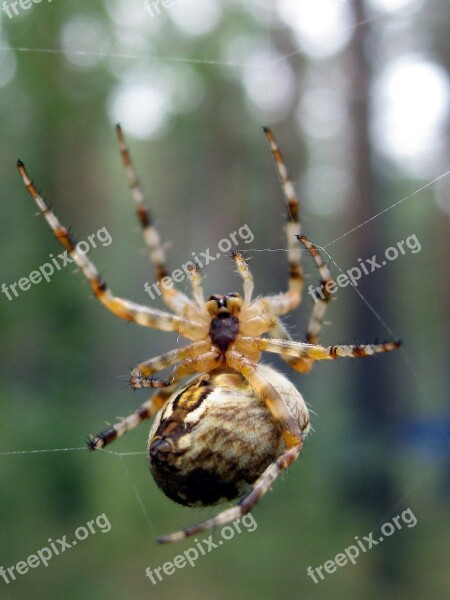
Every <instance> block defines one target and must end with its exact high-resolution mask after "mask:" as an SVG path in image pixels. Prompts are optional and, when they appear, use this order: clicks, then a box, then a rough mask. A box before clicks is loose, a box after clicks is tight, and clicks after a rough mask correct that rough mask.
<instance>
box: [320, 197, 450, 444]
mask: <svg viewBox="0 0 450 600" xmlns="http://www.w3.org/2000/svg"><path fill="white" fill-rule="evenodd" d="M397 204H398V203H397ZM314 246H315V247H316V248H319V249H320V250H322V251H323V252H324V253H325V254H326V255H327V256H328V258H329V260H330V261H331V262H332V263H333V264H334V265H335V267H336V268H337V269H338V270H339V271H340V272H341V273H344V271H343V270H342V269H341V267H340V266H339V265H338V264H337V263H336V261H335V260H334V259H333V258H332V256H331V255H330V254H329V253H328V252H327V250H326V249H325V248H323V247H322V246H319V245H318V244H314ZM350 285H351V287H352V289H353V290H354V291H355V292H356V293H357V294H358V296H359V297H360V298H361V300H362V301H363V302H364V303H365V305H366V306H367V307H368V309H369V310H370V311H371V313H372V314H373V315H375V318H376V319H377V320H378V321H379V322H380V323H381V325H382V326H383V327H384V328H385V329H386V331H387V332H388V333H389V335H390V336H392V338H394V339H398V336H396V335H395V333H394V332H393V331H392V329H391V328H390V327H389V325H388V324H387V323H386V321H384V319H383V318H382V317H381V315H380V314H379V313H378V312H377V311H376V310H375V309H374V308H373V306H372V305H371V304H370V302H369V301H368V300H367V298H366V297H365V296H364V294H362V293H361V292H360V291H359V289H358V288H357V287H356V286H354V285H353V283H352V282H351V281H350ZM399 351H400V354H401V356H402V358H403V360H404V362H405V364H406V366H407V369H408V371H409V372H410V374H411V377H412V379H413V380H414V381H415V383H416V385H417V387H418V389H419V390H420V391H421V393H422V395H423V397H424V399H425V401H426V402H427V403H428V404H429V396H428V395H427V394H426V393H425V388H424V387H423V385H422V382H421V381H420V379H419V378H418V376H417V375H416V373H415V371H414V369H413V366H412V362H411V359H410V357H409V355H408V353H407V352H406V351H405V349H404V348H402V347H400V349H399ZM431 411H432V412H433V413H434V414H435V415H436V416H438V413H437V410H436V409H435V408H434V407H433V406H432V407H431ZM436 420H437V422H438V423H439V426H440V428H441V429H442V432H443V433H444V436H445V438H446V440H447V442H448V443H449V445H450V436H449V434H448V432H447V430H446V428H445V426H444V424H443V423H442V422H441V420H440V419H436Z"/></svg>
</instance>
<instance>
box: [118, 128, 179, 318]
mask: <svg viewBox="0 0 450 600" xmlns="http://www.w3.org/2000/svg"><path fill="white" fill-rule="evenodd" d="M116 131H117V138H118V140H119V147H120V153H121V155H122V161H123V164H124V166H125V170H126V173H127V176H128V182H129V184H130V188H131V194H132V196H133V200H134V203H135V207H136V215H137V217H138V219H139V223H140V224H141V227H142V231H143V234H144V239H145V243H146V246H147V248H148V250H149V252H150V260H151V262H152V265H153V267H154V269H155V274H156V281H158V282H159V283H161V280H162V279H163V278H164V277H167V276H168V275H169V272H168V271H167V267H166V256H165V252H164V248H163V246H162V244H161V238H160V235H159V232H158V230H157V228H156V227H155V224H154V222H153V219H152V217H151V215H150V211H149V210H148V207H147V206H146V204H145V200H144V194H143V193H142V189H141V187H140V185H139V179H138V177H137V174H136V171H135V168H134V166H133V162H132V160H131V156H130V153H129V151H128V148H127V145H126V142H125V136H124V134H123V131H122V128H121V126H120V125H116ZM160 289H161V292H162V295H163V300H164V302H165V303H166V304H167V306H168V307H169V308H170V309H172V310H173V311H175V312H181V309H182V308H183V306H184V305H185V304H190V303H191V301H190V299H189V298H188V297H187V296H186V295H185V294H183V293H182V292H180V291H179V290H177V289H175V288H173V287H172V288H171V289H168V288H166V287H165V286H164V285H160Z"/></svg>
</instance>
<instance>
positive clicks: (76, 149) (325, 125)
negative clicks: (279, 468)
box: [0, 0, 450, 600]
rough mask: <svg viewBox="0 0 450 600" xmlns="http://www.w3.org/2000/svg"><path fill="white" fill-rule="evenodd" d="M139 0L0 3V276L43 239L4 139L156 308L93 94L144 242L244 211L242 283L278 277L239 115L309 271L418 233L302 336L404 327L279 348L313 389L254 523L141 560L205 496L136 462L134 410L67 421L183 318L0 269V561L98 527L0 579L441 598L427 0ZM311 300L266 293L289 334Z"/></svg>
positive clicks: (40, 253) (443, 469) (439, 191)
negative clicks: (166, 321)
mask: <svg viewBox="0 0 450 600" xmlns="http://www.w3.org/2000/svg"><path fill="white" fill-rule="evenodd" d="M166 4H167V6H166V7H164V6H163V5H162V4H161V3H160V4H159V5H157V8H156V5H155V4H154V5H153V7H152V4H151V3H147V7H146V6H145V5H144V0H110V1H108V2H106V1H104V2H102V1H95V0H91V1H90V2H80V1H77V2H75V1H74V0H64V1H62V2H53V3H50V2H42V3H40V4H33V5H31V6H30V7H29V8H27V9H22V8H21V7H20V5H18V4H17V3H16V8H17V12H18V14H15V12H14V10H13V8H12V7H11V3H10V2H4V3H3V5H2V11H1V17H0V19H1V20H0V38H1V41H0V136H1V137H0V177H1V187H0V190H1V191H0V196H1V205H0V206H1V213H0V214H1V220H0V228H1V237H0V244H1V256H2V260H1V281H0V283H5V284H6V285H7V286H9V285H10V284H11V283H13V282H17V281H18V280H19V279H20V278H22V277H26V276H28V275H29V273H30V272H31V271H33V270H35V269H37V268H38V267H39V266H40V265H42V264H44V263H45V262H47V261H48V260H49V254H50V253H53V254H54V255H55V256H56V254H58V253H60V252H61V250H60V247H59V246H58V244H57V242H56V241H55V239H54V238H53V236H52V234H51V232H50V230H49V228H48V226H47V224H46V223H45V221H44V219H43V218H42V217H38V218H35V216H34V215H35V213H36V208H35V206H34V205H33V203H32V202H31V200H30V198H29V196H28V194H27V192H26V190H25V189H24V187H23V184H22V182H21V180H20V178H19V176H18V174H17V170H16V161H17V159H18V158H19V157H20V158H21V159H22V160H23V161H24V162H25V164H26V165H27V168H28V170H29V172H30V173H31V175H32V177H33V178H34V181H35V182H36V185H37V186H38V188H39V189H40V190H41V191H42V193H43V195H44V196H45V197H46V198H47V199H48V200H49V202H51V203H52V205H53V207H54V209H55V212H56V213H57V215H58V216H59V217H60V219H61V221H62V222H63V223H64V224H65V225H70V226H71V227H72V229H73V231H74V232H75V233H76V235H77V236H78V239H80V240H84V239H87V237H88V235H90V234H93V233H95V232H96V231H97V230H98V229H100V228H102V227H106V228H107V230H108V232H109V233H110V235H111V237H112V243H111V244H110V245H109V246H105V247H102V246H101V245H99V247H98V248H97V249H94V250H92V251H91V252H90V257H91V258H92V259H93V260H94V262H95V263H96V264H97V266H98V268H99V269H100V271H101V273H102V275H103V276H104V278H105V280H106V281H107V282H108V283H109V285H110V286H111V288H112V290H113V291H114V292H115V293H116V294H118V295H119V296H123V297H128V298H130V299H133V300H135V301H137V302H141V303H150V305H151V306H155V307H159V308H161V305H160V304H159V303H158V302H157V301H156V300H151V299H150V298H149V296H148V295H147V294H146V293H145V292H144V287H143V286H144V283H145V282H146V281H149V282H150V283H152V282H153V281H154V276H153V273H152V271H151V269H150V267H149V262H148V258H147V256H146V254H145V251H143V240H142V237H141V236H140V231H139V228H138V226H137V222H136V219H135V215H134V211H133V205H132V200H131V197H130V194H129V190H128V188H127V183H126V177H125V173H124V170H123V168H122V164H121V160H120V155H119V152H118V148H117V143H116V140H115V132H114V124H115V123H116V122H118V121H120V122H121V124H122V126H123V128H124V130H125V133H126V135H127V141H128V145H129V147H130V150H131V154H132V157H133V158H134V162H135V166H136V168H137V170H138V173H139V174H140V177H141V181H142V186H143V189H144V191H145V194H146V198H147V201H148V202H149V205H150V207H151V210H152V212H153V214H154V215H155V217H156V219H157V223H158V225H159V227H160V232H161V235H162V236H163V239H164V240H165V241H167V242H170V248H169V249H168V258H169V267H170V269H171V270H172V269H174V268H177V267H179V266H181V265H182V264H183V263H185V262H186V261H187V260H189V258H190V257H191V253H192V252H196V253H199V252H203V251H205V250H206V248H211V249H212V250H213V249H215V248H216V247H217V244H218V242H219V241H220V240H221V239H222V238H225V237H228V236H229V234H230V233H231V232H233V231H235V230H237V229H238V228H239V227H241V226H243V225H244V224H247V225H248V226H249V228H250V229H251V230H252V232H253V234H254V236H255V238H254V240H253V242H252V243H251V244H249V245H248V246H247V245H245V244H242V246H241V247H242V248H243V249H244V250H245V251H246V253H247V256H248V257H249V258H250V261H251V262H250V264H251V268H252V272H253V275H254V277H255V282H256V292H257V293H258V294H267V293H274V292H278V291H280V290H283V289H284V288H285V286H286V280H287V261H286V253H285V252H284V251H283V250H284V249H285V247H286V242H285V238H284V234H283V230H282V226H283V218H284V209H285V204H284V199H283V196H282V192H281V190H280V186H279V183H278V180H277V176H276V173H275V170H274V167H273V164H272V159H271V156H270V152H269V150H268V147H267V144H266V141H265V139H264V136H263V133H262V130H261V127H262V126H263V125H269V126H271V127H272V128H273V130H274V132H275V134H276V136H277V139H278V141H279V144H280V146H281V149H282V152H283V154H284V157H285V159H286V162H287V165H288V168H289V170H290V172H291V175H292V178H293V180H294V182H295V185H296V189H297V191H298V194H299V197H300V199H301V206H302V218H303V224H304V232H305V234H306V235H307V236H308V237H309V238H310V239H311V240H312V241H313V242H314V243H316V244H318V245H320V246H322V247H323V248H324V249H325V251H326V252H327V253H328V255H329V257H330V258H329V260H328V259H327V260H328V263H329V265H330V269H331V270H332V273H333V275H334V276H337V275H338V274H339V272H340V269H341V270H342V271H344V272H345V271H346V270H347V269H349V268H351V267H353V266H357V265H358V264H359V263H358V259H359V258H361V259H363V260H365V259H367V258H371V257H372V256H373V255H375V254H376V255H377V256H378V257H381V256H382V255H383V254H384V251H385V249H386V248H388V247H390V246H395V245H396V244H397V242H399V241H401V240H405V239H406V238H407V237H408V236H411V235H413V234H415V235H416V237H417V239H418V240H419V241H420V245H421V250H420V252H417V253H412V252H409V251H408V252H406V253H405V254H404V255H400V256H399V257H398V258H397V259H396V260H392V261H390V262H388V264H387V265H386V266H384V267H383V268H381V269H379V270H377V271H376V272H374V273H372V274H370V275H367V276H363V277H362V278H361V280H360V281H359V285H358V287H357V288H356V289H355V288H351V287H350V286H348V287H345V288H342V289H340V290H339V291H338V293H337V294H336V301H335V302H333V303H332V304H331V307H330V310H329V313H328V319H329V321H330V323H331V324H330V325H329V326H326V327H325V328H324V330H323V334H322V337H321V340H322V342H323V343H324V344H332V343H353V342H361V343H362V342H372V341H375V340H376V339H380V340H387V339H390V338H392V337H396V338H401V339H402V340H403V347H402V349H401V350H400V351H398V352H396V353H392V354H388V355H384V356H380V357H376V358H372V359H370V358H369V359H367V360H364V361H363V360H361V361H360V360H352V361H350V360H348V361H346V360H342V361H335V362H332V363H331V362H330V363H328V362H325V363H321V364H318V365H316V366H315V368H314V370H313V371H312V372H311V373H310V374H309V375H307V376H301V375H299V374H291V377H292V380H293V381H294V382H295V384H296V385H298V387H299V388H300V390H301V391H302V393H303V394H304V396H305V398H306V400H307V402H308V403H309V405H310V407H311V409H312V410H313V411H314V414H313V420H312V424H313V427H314V432H313V433H312V434H311V435H310V436H309V438H308V440H307V443H306V444H305V447H304V451H303V454H302V456H301V458H300V460H298V461H297V463H295V464H294V465H293V466H292V467H291V469H290V470H289V473H287V474H286V475H285V476H284V477H282V478H280V480H279V481H277V482H276V484H275V485H274V486H273V491H272V492H271V493H269V494H268V495H267V496H266V497H265V498H264V499H263V501H262V502H261V503H260V505H258V506H257V507H256V509H255V510H254V512H253V514H254V517H255V519H256V521H257V523H258V528H257V530H256V531H255V532H253V533H251V534H250V533H242V534H240V535H236V536H235V537H234V538H233V539H232V540H230V541H228V542H227V543H226V544H224V545H223V546H222V547H221V548H219V549H217V550H214V552H211V553H210V554H208V555H206V556H204V557H201V558H200V559H199V560H198V563H197V566H195V568H192V567H190V566H187V567H185V568H184V569H182V570H177V571H176V572H175V573H174V574H173V575H171V576H165V579H164V581H163V582H161V583H160V584H159V585H157V586H153V585H152V583H151V582H150V580H149V579H148V578H146V577H145V568H146V567H148V566H151V567H158V566H161V565H162V564H163V563H164V562H165V561H170V560H172V559H173V557H174V556H175V555H176V554H179V553H180V552H182V551H184V550H185V549H187V548H188V547H190V546H192V545H193V542H192V540H187V541H186V542H184V543H181V544H179V545H177V546H164V547H161V546H158V545H156V543H155V541H154V540H155V538H156V537H157V536H158V535H162V534H165V533H169V532H171V531H175V530H177V529H178V528H180V527H183V526H187V525H191V524H193V523H194V522H197V521H199V520H203V518H204V517H205V516H207V515H209V514H210V513H215V512H217V509H214V510H212V511H209V510H204V511H198V510H196V511H194V510H190V509H186V508H183V507H181V506H177V505H175V504H174V503H172V502H171V501H169V500H168V499H166V498H165V497H164V496H163V494H162V493H161V492H160V491H159V490H158V489H157V488H156V485H155V484H154V482H153V480H152V479H151V477H150V476H149V474H148V467H147V462H146V456H145V447H146V440H147V435H148V430H149V425H147V424H143V425H141V427H140V428H138V429H137V430H135V431H133V432H132V433H129V434H128V435H127V436H125V437H123V438H121V439H120V440H118V441H117V442H116V443H115V444H114V445H113V446H111V450H112V452H113V453H100V452H98V453H96V454H94V455H88V453H87V452H85V451H84V450H82V447H83V443H84V438H85V437H86V435H87V434H88V432H91V433H96V432H97V431H99V430H101V429H102V428H103V427H104V424H105V420H107V421H110V422H114V421H115V419H116V416H118V415H120V416H123V415H126V414H129V413H130V412H132V411H133V410H134V409H135V408H137V406H138V405H139V404H140V403H141V402H143V401H144V400H145V399H146V395H145V394H141V393H138V392H136V393H135V394H133V393H132V392H131V390H130V389H129V388H128V387H127V385H126V377H127V374H128V372H129V368H130V367H132V366H134V365H135V364H137V363H138V362H140V361H141V360H143V359H145V358H148V357H150V356H152V355H157V354H160V353H162V352H165V351H167V350H169V349H171V348H174V347H175V346H176V345H177V344H180V343H184V342H183V341H182V340H181V341H180V340H177V338H176V336H174V335H172V334H165V333H162V332H157V331H153V330H147V329H144V328H139V327H137V326H135V325H133V324H127V323H126V322H123V321H121V320H120V319H118V318H116V317H114V316H113V315H112V314H110V313H108V312H107V311H106V310H105V309H104V308H103V307H102V306H101V305H100V304H99V303H98V302H96V301H95V299H93V298H92V293H91V292H90V289H89V287H88V285H87V284H86V283H85V282H84V280H83V278H82V276H81V275H80V274H79V273H77V274H73V273H72V268H71V267H67V268H66V269H62V270H61V271H58V272H56V273H55V275H54V276H53V277H52V279H51V281H50V282H49V283H46V282H42V283H40V284H37V285H32V286H31V289H29V290H28V291H21V292H20V293H19V296H18V297H17V298H16V297H13V300H12V301H9V300H8V298H7V296H6V294H5V293H2V294H1V295H0V308H1V311H0V323H1V331H2V361H1V362H2V365H1V367H2V370H3V376H2V379H1V384H0V386H1V387H0V391H1V394H0V420H1V431H2V436H1V441H0V489H1V492H0V527H1V530H0V531H1V534H0V565H3V566H4V567H8V566H10V565H13V564H16V563H17V562H19V561H21V560H26V559H27V557H28V556H29V555H30V554H33V553H35V552H36V551H37V550H38V549H39V548H41V547H43V546H45V545H46V544H48V542H47V540H48V538H51V539H53V540H55V539H58V538H61V537H62V536H63V535H65V534H67V536H68V539H69V540H70V539H71V536H73V532H74V531H75V529H76V528H77V527H79V526H81V525H84V524H85V523H86V522H87V521H88V520H90V519H94V518H95V517H96V516H97V515H100V514H102V513H105V514H106V515H107V517H108V519H109V520H110V522H111V525H112V529H111V531H110V532H109V533H105V534H100V533H98V534H96V535H95V536H94V535H92V536H90V537H89V538H87V539H86V540H85V541H84V542H83V543H79V545H78V546H77V547H76V548H73V549H70V550H67V551H66V552H65V553H64V554H62V555H60V556H58V557H56V558H54V559H53V560H52V561H51V562H50V564H49V566H48V567H47V568H45V567H43V566H40V567H38V568H36V569H33V570H30V572H28V573H27V574H25V575H21V576H18V578H17V580H16V581H14V582H11V583H10V584H8V585H7V584H6V583H5V582H4V581H3V580H2V579H0V588H1V591H0V598H2V600H3V599H5V600H16V599H19V598H20V599H22V598H33V599H36V600H40V599H44V598H45V599H48V598H68V599H70V600H91V599H94V598H95V599H97V598H109V599H111V600H116V599H117V600H122V599H123V598H136V599H141V598H153V597H156V596H158V598H161V599H166V598H167V599H169V598H175V597H177V598H182V599H185V598H186V599H187V598H198V599H202V600H206V599H209V598H215V599H218V600H221V599H225V598H230V597H234V598H238V599H248V600H256V599H269V598H270V599H272V598H279V597H285V598H292V599H294V598H300V597H301V598H307V599H315V598H317V599H319V598H320V599H323V598H335V599H337V600H340V599H347V598H362V597H364V598H366V600H372V599H373V600H375V599H377V600H378V599H379V598H380V597H387V598H392V597H395V598H397V599H399V600H400V599H405V600H406V599H407V598H408V599H411V598H413V599H423V598H433V599H435V600H440V599H444V598H448V589H449V587H450V576H449V569H448V564H449V558H450V556H449V555H450V543H449V542H450V539H449V537H450V536H449V509H448V501H449V492H450V468H449V467H450V463H449V454H448V440H449V424H450V412H449V407H448V383H449V382H448V355H449V346H448V341H446V336H445V332H446V331H448V303H449V301H448V298H449V293H450V285H449V269H448V248H449V244H448V235H449V229H448V217H449V212H450V184H449V181H450V175H448V174H447V173H448V170H449V168H450V166H449V165H450V160H449V149H450V145H449V132H450V112H449V99H450V36H449V27H450V3H449V2H448V0H370V1H369V0H367V1H363V0H347V1H346V0H314V1H312V0H311V1H309V0H273V1H272V2H271V1H269V0H247V1H245V0H226V1H225V0H223V1H222V2H220V1H219V0H175V1H174V2H173V5H172V6H170V5H169V4H170V3H166ZM24 5H25V6H27V5H26V3H24ZM5 7H6V8H5ZM8 11H9V13H8ZM304 264H305V266H306V270H307V272H308V279H307V281H306V284H307V285H309V284H313V285H314V286H316V285H318V283H319V278H318V274H317V272H316V271H315V270H314V269H313V267H312V264H311V261H310V260H309V257H308V256H304ZM233 270H234V269H233V265H232V264H231V261H230V259H229V257H227V256H223V257H221V258H220V260H216V261H215V262H214V263H212V264H210V265H208V267H207V268H206V269H205V270H204V273H203V274H204V277H205V281H204V284H205V290H206V293H207V294H210V293H214V292H218V293H224V292H228V291H232V290H235V289H239V286H240V281H239V279H238V277H237V276H236V274H235V273H234V272H233ZM182 287H184V284H183V285H182ZM312 304H313V303H312V300H311V298H310V296H309V295H308V294H307V293H306V291H305V295H304V302H303V304H302V306H301V308H300V309H299V310H297V311H295V313H294V314H292V315H290V316H289V318H288V319H287V323H288V326H289V329H290V331H291V333H292V335H293V336H294V337H295V339H297V340H302V339H303V338H304V334H305V328H306V323H307V318H308V316H309V314H310V312H311V309H312ZM447 339H448V336H447ZM270 362H271V363H272V364H274V365H277V366H278V367H279V368H281V369H283V370H284V371H286V369H285V367H284V366H283V365H282V364H281V363H280V362H279V361H278V360H277V359H276V358H272V357H270ZM286 372H287V371H286ZM71 449H72V450H71ZM35 450H38V451H39V450H55V451H51V452H33V451H35ZM407 508H410V509H411V510H412V512H413V513H414V515H415V516H416V518H417V525H416V526H415V527H414V528H406V527H403V529H402V530H401V531H398V532H396V533H395V534H394V535H392V537H390V538H389V539H387V540H386V541H384V542H383V544H381V545H380V544H379V545H378V546H377V547H374V548H372V549H371V550H370V551H368V552H367V553H365V554H362V555H361V556H360V557H359V559H358V562H357V564H356V565H349V566H345V567H342V568H338V570H337V571H336V572H335V573H334V574H328V575H327V576H326V579H325V580H324V581H321V582H319V583H318V584H314V582H313V581H312V579H311V578H309V577H308V576H307V573H306V568H307V567H308V565H311V566H312V567H316V566H319V565H322V564H323V563H324V562H325V561H327V560H329V559H333V558H334V557H335V556H336V554H338V553H340V552H343V551H344V549H345V548H346V547H347V546H349V545H350V544H352V543H354V538H355V536H359V537H360V538H362V537H363V536H364V535H367V534H368V533H369V532H370V531H372V530H375V531H376V530H377V529H378V528H379V527H380V525H381V524H382V523H384V522H385V521H388V520H392V518H393V517H394V516H396V515H397V514H400V513H401V512H402V511H404V510H406V509H407ZM219 535H220V534H219V532H215V533H214V538H215V539H217V538H218V536H219Z"/></svg>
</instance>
